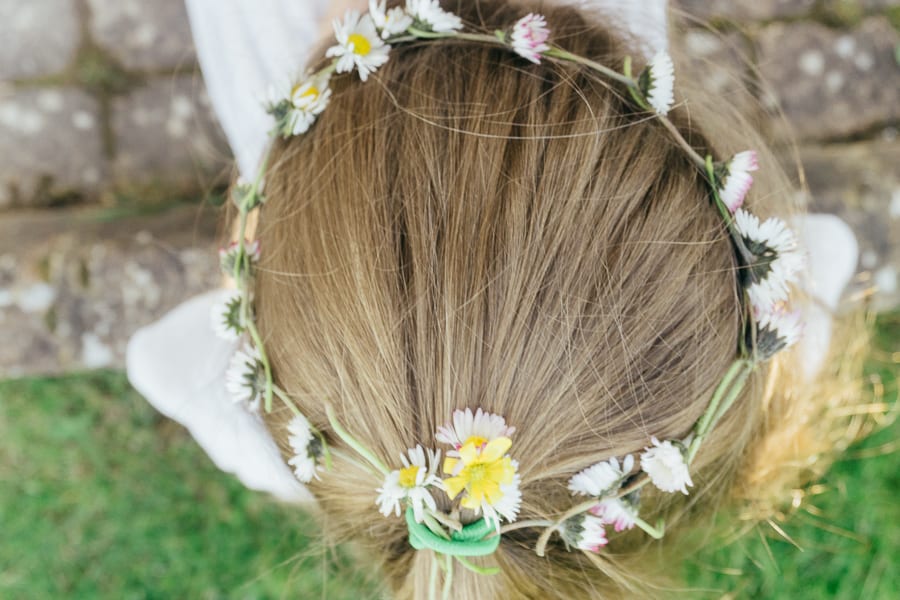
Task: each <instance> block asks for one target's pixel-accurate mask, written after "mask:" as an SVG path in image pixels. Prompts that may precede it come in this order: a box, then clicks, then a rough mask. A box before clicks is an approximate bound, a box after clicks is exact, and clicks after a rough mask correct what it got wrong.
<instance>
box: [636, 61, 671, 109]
mask: <svg viewBox="0 0 900 600" xmlns="http://www.w3.org/2000/svg"><path fill="white" fill-rule="evenodd" d="M638 85H639V86H640V88H641V92H643V94H644V98H646V99H647V102H648V103H649V104H650V106H652V107H653V110H655V111H656V112H657V113H658V114H661V115H665V114H667V113H668V112H669V110H670V109H671V108H672V104H673V103H674V102H675V95H674V90H675V66H674V65H673V64H672V58H671V57H670V56H669V54H668V53H667V52H666V51H664V50H663V51H660V52H658V53H657V54H656V56H654V57H653V59H652V60H651V61H650V64H648V65H647V67H646V68H645V69H644V71H643V72H642V73H641V76H640V77H639V78H638Z"/></svg>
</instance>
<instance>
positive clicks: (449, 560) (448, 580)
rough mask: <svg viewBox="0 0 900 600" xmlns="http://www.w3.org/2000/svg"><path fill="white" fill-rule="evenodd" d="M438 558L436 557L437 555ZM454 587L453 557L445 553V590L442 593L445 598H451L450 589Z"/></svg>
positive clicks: (446, 599)
mask: <svg viewBox="0 0 900 600" xmlns="http://www.w3.org/2000/svg"><path fill="white" fill-rule="evenodd" d="M435 558H436V557H435ZM452 587H453V557H452V556H450V555H449V554H445V555H444V591H443V594H442V595H441V596H442V598H443V600H450V590H451V589H452Z"/></svg>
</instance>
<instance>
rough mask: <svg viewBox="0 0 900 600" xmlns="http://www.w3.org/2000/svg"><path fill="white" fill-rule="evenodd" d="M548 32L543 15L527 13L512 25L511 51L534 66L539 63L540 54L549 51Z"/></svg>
mask: <svg viewBox="0 0 900 600" xmlns="http://www.w3.org/2000/svg"><path fill="white" fill-rule="evenodd" d="M549 37H550V30H549V29H548V28H547V21H546V19H544V16H543V15H536V14H534V13H529V14H528V15H526V16H524V17H522V18H521V19H519V20H518V21H516V23H515V25H513V30H512V36H511V40H510V43H511V44H512V49H513V51H514V52H515V53H516V54H518V55H519V56H521V57H522V58H525V59H527V60H530V61H531V62H533V63H535V64H539V63H540V62H541V54H542V53H543V52H546V51H547V50H549V49H550V46H548V45H547V43H546V42H547V38H549Z"/></svg>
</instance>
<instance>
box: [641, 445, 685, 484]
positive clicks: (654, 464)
mask: <svg viewBox="0 0 900 600" xmlns="http://www.w3.org/2000/svg"><path fill="white" fill-rule="evenodd" d="M650 441H652V442H653V447H651V448H645V449H644V452H643V453H642V454H641V470H642V471H644V473H646V474H647V475H648V476H649V477H650V481H652V482H653V485H655V486H656V487H658V488H659V489H661V490H662V491H664V492H669V493H672V492H681V493H682V494H687V493H688V491H687V486H693V485H694V482H693V481H691V474H690V472H689V471H688V466H687V464H686V463H685V462H684V454H682V452H681V450H680V449H679V448H678V447H677V446H675V444H673V443H672V442H671V441H669V440H666V441H664V442H660V441H659V440H658V439H656V438H655V437H654V438H651V440H650Z"/></svg>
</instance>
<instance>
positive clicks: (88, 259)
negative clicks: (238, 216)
mask: <svg viewBox="0 0 900 600" xmlns="http://www.w3.org/2000/svg"><path fill="white" fill-rule="evenodd" d="M217 223H218V216H217V213H215V212H213V211H212V210H211V209H206V210H203V209H201V208H200V207H198V206H190V207H180V208H177V209H173V210H170V211H167V212H165V213H161V214H157V215H155V216H152V217H131V218H125V219H115V220H110V219H109V217H108V215H107V214H106V213H104V212H103V211H102V210H97V209H69V210H66V211H38V212H30V213H19V214H16V213H12V214H4V215H2V216H0V240H2V241H0V329H2V331H3V334H4V339H5V340H7V341H9V340H15V343H4V344H0V379H2V378H6V377H14V376H22V375H36V374H53V373H62V372H66V371H72V370H78V369H91V368H101V367H117V368H120V367H122V366H123V364H124V357H125V347H126V344H127V342H128V339H129V337H130V336H131V334H132V333H133V332H134V331H135V330H136V329H137V328H138V327H140V326H142V325H145V324H147V323H149V322H152V321H153V320H155V319H157V318H159V317H160V316H162V315H163V314H164V313H165V312H166V311H168V310H169V309H171V308H172V307H174V306H175V305H177V304H178V303H180V302H181V301H183V300H185V299H187V298H189V297H190V296H193V295H195V294H198V293H202V292H204V291H206V290H209V289H212V288H213V287H215V286H218V285H220V283H221V277H220V274H219V269H218V256H217V253H216V251H215V246H216V244H215V238H216V229H217Z"/></svg>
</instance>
